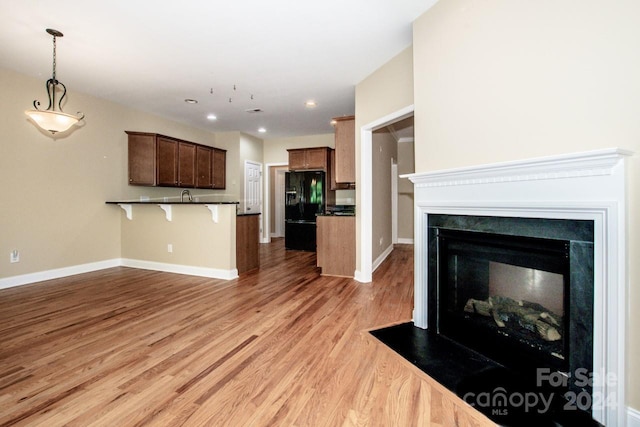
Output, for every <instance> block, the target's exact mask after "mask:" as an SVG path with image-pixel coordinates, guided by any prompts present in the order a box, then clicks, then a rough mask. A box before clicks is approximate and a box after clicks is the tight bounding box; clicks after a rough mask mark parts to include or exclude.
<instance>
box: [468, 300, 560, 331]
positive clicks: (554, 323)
mask: <svg viewBox="0 0 640 427" xmlns="http://www.w3.org/2000/svg"><path fill="white" fill-rule="evenodd" d="M464 311H465V312H467V313H475V314H479V315H481V316H485V317H492V318H493V320H494V322H495V323H496V325H498V327H500V328H504V327H506V323H509V322H516V323H517V324H518V325H520V326H521V327H522V328H524V329H527V330H529V331H531V332H534V333H536V334H538V335H539V336H540V338H542V339H543V340H545V341H558V340H560V339H561V338H562V336H561V335H560V332H559V331H558V329H560V330H562V327H561V325H562V319H561V318H560V317H559V316H558V315H556V314H554V313H552V312H551V311H549V310H547V309H546V308H544V307H543V306H541V305H540V304H536V303H533V302H528V301H516V300H513V299H511V298H507V297H501V296H493V297H489V298H487V299H486V300H484V301H483V300H477V299H473V298H470V299H469V300H468V301H467V303H466V304H465V306H464ZM505 322H506V323H505Z"/></svg>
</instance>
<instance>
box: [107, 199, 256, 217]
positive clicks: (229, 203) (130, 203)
mask: <svg viewBox="0 0 640 427" xmlns="http://www.w3.org/2000/svg"><path fill="white" fill-rule="evenodd" d="M105 203H106V204H108V205H120V204H123V205H237V204H240V202H231V201H209V202H207V201H202V200H199V201H197V202H178V201H169V202H163V201H161V200H145V201H140V200H137V201H128V200H120V201H107V202H105ZM250 215H253V214H250Z"/></svg>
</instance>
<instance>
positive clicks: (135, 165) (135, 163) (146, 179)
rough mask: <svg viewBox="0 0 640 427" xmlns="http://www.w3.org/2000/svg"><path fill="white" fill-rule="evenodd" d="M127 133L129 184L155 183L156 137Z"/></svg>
mask: <svg viewBox="0 0 640 427" xmlns="http://www.w3.org/2000/svg"><path fill="white" fill-rule="evenodd" d="M127 133H128V134H129V147H128V150H129V184H130V185H148V186H153V185H156V138H155V136H154V135H151V134H145V133H138V132H127Z"/></svg>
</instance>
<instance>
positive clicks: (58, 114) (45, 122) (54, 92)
mask: <svg viewBox="0 0 640 427" xmlns="http://www.w3.org/2000/svg"><path fill="white" fill-rule="evenodd" d="M47 33H49V34H51V35H52V36H53V75H52V77H51V78H50V79H49V80H47V82H46V88H47V95H48V96H49V106H48V107H47V109H46V110H40V109H39V108H38V107H39V106H40V101H38V100H35V101H33V106H34V109H33V110H27V111H25V114H26V115H27V116H29V118H30V119H31V120H33V122H34V123H35V124H36V125H38V126H39V127H40V128H41V129H44V130H46V131H48V132H50V133H51V134H52V135H55V134H56V133H58V132H64V131H66V130H68V129H69V128H71V126H73V125H75V124H76V123H78V122H79V121H80V120H82V119H83V118H84V114H82V113H78V115H77V116H74V115H72V114H67V113H64V112H63V111H62V100H63V99H64V97H65V96H66V95H67V88H66V86H65V85H64V84H62V82H61V81H59V80H58V79H56V37H62V36H63V34H62V33H61V32H60V31H57V30H52V29H50V28H48V29H47ZM58 92H59V93H58ZM58 95H59V98H58V103H57V106H58V109H57V110H56V98H57V97H58Z"/></svg>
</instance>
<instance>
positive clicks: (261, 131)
mask: <svg viewBox="0 0 640 427" xmlns="http://www.w3.org/2000/svg"><path fill="white" fill-rule="evenodd" d="M266 131H267V130H266V129H265V128H259V129H258V132H260V133H265V132H266Z"/></svg>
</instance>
